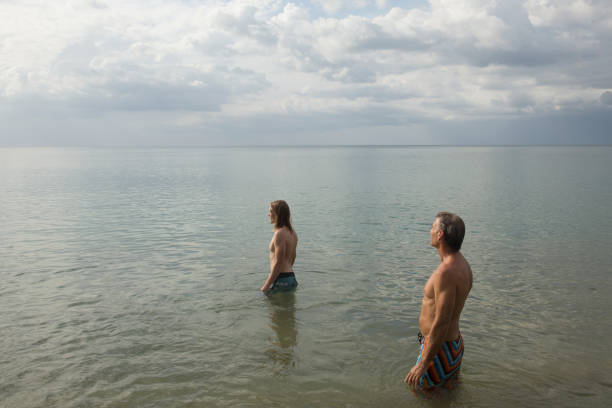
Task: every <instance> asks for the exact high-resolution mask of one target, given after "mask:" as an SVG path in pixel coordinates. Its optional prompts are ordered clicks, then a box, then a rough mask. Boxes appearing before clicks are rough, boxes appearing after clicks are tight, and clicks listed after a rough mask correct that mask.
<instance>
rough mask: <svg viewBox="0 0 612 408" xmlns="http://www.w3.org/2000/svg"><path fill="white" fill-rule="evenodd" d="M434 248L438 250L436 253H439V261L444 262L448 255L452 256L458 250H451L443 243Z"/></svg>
mask: <svg viewBox="0 0 612 408" xmlns="http://www.w3.org/2000/svg"><path fill="white" fill-rule="evenodd" d="M436 249H437V250H438V255H440V262H444V261H445V260H447V259H449V258H450V257H452V256H454V255H455V254H456V253H458V251H452V250H451V249H450V248H449V247H448V246H447V245H445V244H440V246H439V247H438V248H436Z"/></svg>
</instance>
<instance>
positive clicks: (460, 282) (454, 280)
mask: <svg viewBox="0 0 612 408" xmlns="http://www.w3.org/2000/svg"><path fill="white" fill-rule="evenodd" d="M439 287H445V288H447V291H448V292H450V293H449V294H448V296H450V297H451V298H452V302H451V305H450V306H448V309H447V311H448V316H449V319H450V320H449V325H448V331H447V333H446V335H445V336H444V337H445V338H444V340H446V341H448V340H454V339H456V338H457V337H458V336H459V317H460V316H461V312H462V310H463V306H464V305H465V301H466V299H467V297H468V294H469V293H470V289H472V269H471V268H470V265H469V263H468V262H467V261H466V260H465V258H464V257H463V255H462V254H461V252H456V253H454V254H452V255H451V256H449V257H448V258H447V259H445V260H444V261H443V262H442V263H441V264H440V265H439V266H438V268H437V269H436V270H435V271H434V272H433V273H432V275H431V277H430V278H429V280H428V281H427V283H426V284H425V290H424V296H423V303H422V305H421V316H420V317H419V326H420V329H421V333H423V335H425V336H428V335H429V332H430V331H431V328H432V325H433V323H434V320H435V319H436V317H437V316H436V310H439V306H440V305H438V308H437V307H436V299H437V298H438V293H436V288H439Z"/></svg>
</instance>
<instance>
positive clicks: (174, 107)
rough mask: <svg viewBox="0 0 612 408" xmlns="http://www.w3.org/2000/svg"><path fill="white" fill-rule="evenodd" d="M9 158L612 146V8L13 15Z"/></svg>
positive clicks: (36, 4)
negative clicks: (124, 150)
mask: <svg viewBox="0 0 612 408" xmlns="http://www.w3.org/2000/svg"><path fill="white" fill-rule="evenodd" d="M0 21H1V22H2V23H1V24H0V146H15V145H19V146H30V145H50V146H55V145H59V146H117V145H130V146H164V145H171V146H187V145H262V144H263V145H268V144H274V145H294V144H298V145H304V144H592V143H595V144H609V143H612V1H610V0H497V1H494V0H430V1H425V0H406V1H393V0H386V1H385V0H353V1H345V0H315V1H310V2H306V1H292V2H291V1H290V2H288V1H279V0H236V1H205V0H147V1H144V0H140V1H135V0H82V1H77V0H74V1H59V0H49V1H39V0H0Z"/></svg>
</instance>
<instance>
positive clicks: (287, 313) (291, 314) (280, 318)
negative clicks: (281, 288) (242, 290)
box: [266, 292, 298, 369]
mask: <svg viewBox="0 0 612 408" xmlns="http://www.w3.org/2000/svg"><path fill="white" fill-rule="evenodd" d="M268 299H269V300H270V327H271V328H272V329H273V330H274V331H275V332H276V339H275V340H272V339H271V341H270V343H271V344H270V346H271V347H270V348H269V349H268V350H267V352H266V354H267V355H268V357H270V359H272V360H273V361H274V362H276V363H277V364H278V366H277V367H278V368H281V369H282V368H288V367H293V366H295V363H294V356H293V350H294V347H295V345H296V344H297V331H298V330H297V323H296V320H295V292H283V293H278V294H275V295H274V296H269V297H268Z"/></svg>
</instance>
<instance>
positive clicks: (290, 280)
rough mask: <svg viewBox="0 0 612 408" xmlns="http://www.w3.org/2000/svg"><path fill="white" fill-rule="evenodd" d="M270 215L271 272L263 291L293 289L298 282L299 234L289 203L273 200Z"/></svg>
mask: <svg viewBox="0 0 612 408" xmlns="http://www.w3.org/2000/svg"><path fill="white" fill-rule="evenodd" d="M268 216H269V217H270V224H273V225H274V236H273V237H272V241H270V274H269V275H268V279H266V282H265V283H264V285H263V286H262V287H261V291H262V292H264V293H270V292H271V291H277V290H291V289H294V288H295V287H296V286H297V284H298V283H297V281H296V280H295V273H294V272H293V263H294V262H295V253H296V248H297V243H298V236H297V234H296V233H295V231H294V230H293V227H292V226H291V212H290V211H289V205H288V204H287V203H286V202H285V201H283V200H277V201H273V202H271V203H270V211H269V213H268Z"/></svg>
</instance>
